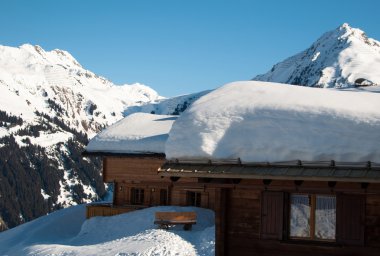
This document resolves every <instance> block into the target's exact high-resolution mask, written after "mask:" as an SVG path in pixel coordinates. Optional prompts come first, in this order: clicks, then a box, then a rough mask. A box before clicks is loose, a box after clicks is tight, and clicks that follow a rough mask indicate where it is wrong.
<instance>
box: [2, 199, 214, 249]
mask: <svg viewBox="0 0 380 256" xmlns="http://www.w3.org/2000/svg"><path fill="white" fill-rule="evenodd" d="M156 211H195V212H196V213H197V224H196V225H193V228H192V230H191V231H184V230H183V229H182V226H180V225H179V226H175V227H172V228H170V229H169V230H162V229H157V227H156V225H154V224H153V222H154V213H155V212H156ZM214 246H215V225H214V213H213V212H212V211H211V210H207V209H202V208H195V207H174V206H160V207H152V208H147V209H144V210H138V211H134V212H130V213H126V214H122V215H117V216H113V217H94V218H91V219H89V220H86V219H85V205H79V206H74V207H70V208H67V209H64V210H60V211H57V212H54V213H52V214H50V215H48V216H45V217H41V218H39V219H36V220H34V221H32V222H29V223H26V224H23V225H20V226H18V227H16V228H14V229H11V230H8V231H5V232H2V233H0V255H9V256H11V255H36V256H37V255H120V256H121V255H157V256H159V255H186V256H190V255H204V256H208V255H210V256H211V255H214V253H215V249H214Z"/></svg>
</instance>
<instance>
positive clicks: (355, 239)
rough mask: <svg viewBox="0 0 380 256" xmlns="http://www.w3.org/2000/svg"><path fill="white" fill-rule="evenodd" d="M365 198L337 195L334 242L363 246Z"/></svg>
mask: <svg viewBox="0 0 380 256" xmlns="http://www.w3.org/2000/svg"><path fill="white" fill-rule="evenodd" d="M364 222H365V196H363V195H349V194H339V195H337V209H336V240H337V242H338V243H340V244H343V245H364V228H365V226H364Z"/></svg>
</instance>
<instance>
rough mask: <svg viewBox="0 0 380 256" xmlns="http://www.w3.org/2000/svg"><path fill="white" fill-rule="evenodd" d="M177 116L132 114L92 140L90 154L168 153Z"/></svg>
mask: <svg viewBox="0 0 380 256" xmlns="http://www.w3.org/2000/svg"><path fill="white" fill-rule="evenodd" d="M176 118H177V117H176V116H169V115H152V114H147V113H135V114H131V115H129V116H127V117H125V118H124V119H122V120H120V121H119V122H117V123H115V124H113V125H112V126H110V127H108V128H107V129H105V130H103V131H102V132H101V133H99V134H98V135H96V136H95V137H94V138H93V139H92V140H90V142H89V144H88V146H87V148H86V150H87V151H88V152H113V153H141V152H143V153H164V151H165V142H166V140H167V138H168V133H169V131H170V129H171V127H172V125H173V122H174V121H175V120H176Z"/></svg>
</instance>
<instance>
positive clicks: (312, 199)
mask: <svg viewBox="0 0 380 256" xmlns="http://www.w3.org/2000/svg"><path fill="white" fill-rule="evenodd" d="M292 195H307V196H309V201H310V218H309V226H310V236H309V237H295V236H291V235H290V232H291V204H292V203H291V196H292ZM317 196H330V197H335V201H336V203H335V238H334V239H322V238H317V237H316V235H315V228H316V223H315V222H316V204H317ZM337 200H338V197H337V195H336V194H328V193H307V192H291V193H289V202H288V216H287V222H288V232H287V233H288V239H289V240H292V241H315V242H326V243H336V242H337V221H338V218H337Z"/></svg>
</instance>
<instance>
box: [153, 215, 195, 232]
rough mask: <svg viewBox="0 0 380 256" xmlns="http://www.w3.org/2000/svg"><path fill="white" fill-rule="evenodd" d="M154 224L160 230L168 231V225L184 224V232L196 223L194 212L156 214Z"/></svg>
mask: <svg viewBox="0 0 380 256" xmlns="http://www.w3.org/2000/svg"><path fill="white" fill-rule="evenodd" d="M155 217H156V219H155V221H154V224H158V225H160V228H164V229H168V228H169V225H177V224H184V226H183V229H184V230H190V229H191V226H192V225H193V224H196V223H197V214H196V213H195V212H156V213H155Z"/></svg>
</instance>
